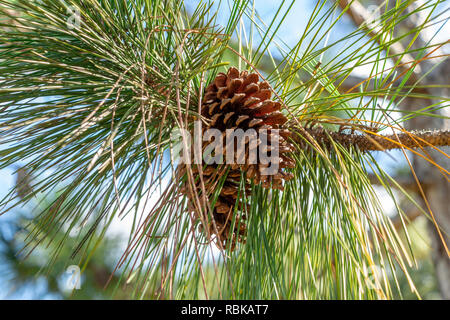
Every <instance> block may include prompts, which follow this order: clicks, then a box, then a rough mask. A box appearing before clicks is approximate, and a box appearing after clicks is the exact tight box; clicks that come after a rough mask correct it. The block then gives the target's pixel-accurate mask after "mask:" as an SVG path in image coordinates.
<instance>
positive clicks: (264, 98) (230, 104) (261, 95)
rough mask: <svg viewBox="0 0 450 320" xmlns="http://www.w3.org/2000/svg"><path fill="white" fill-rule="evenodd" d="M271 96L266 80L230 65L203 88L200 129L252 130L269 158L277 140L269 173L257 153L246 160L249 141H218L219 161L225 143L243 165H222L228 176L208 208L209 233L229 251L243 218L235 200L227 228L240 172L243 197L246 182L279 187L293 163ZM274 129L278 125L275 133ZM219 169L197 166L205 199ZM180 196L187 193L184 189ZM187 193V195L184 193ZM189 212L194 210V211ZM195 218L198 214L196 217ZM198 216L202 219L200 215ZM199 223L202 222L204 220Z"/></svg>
mask: <svg viewBox="0 0 450 320" xmlns="http://www.w3.org/2000/svg"><path fill="white" fill-rule="evenodd" d="M271 95H272V93H271V90H270V88H269V84H268V83H267V82H265V81H261V82H260V81H259V76H258V75H257V74H256V73H250V74H249V73H248V72H247V71H242V72H239V71H238V70H237V69H236V68H233V67H232V68H230V69H229V70H228V72H227V74H224V73H219V74H218V75H217V76H216V78H215V79H214V81H213V82H212V83H211V84H210V85H209V86H208V87H207V88H206V90H205V95H204V98H203V105H202V116H203V117H204V118H206V119H208V120H209V124H208V126H207V127H206V128H204V130H208V129H210V128H215V129H219V130H220V131H221V132H223V136H225V132H226V130H227V129H242V130H244V132H245V131H246V130H248V129H254V130H255V131H256V133H257V135H258V140H257V146H258V148H266V150H268V154H269V156H270V155H271V150H273V148H275V147H276V145H275V143H272V142H275V141H277V140H278V143H279V144H278V146H279V149H278V150H279V156H278V158H275V162H277V163H278V169H277V171H276V172H275V173H274V174H273V173H272V174H266V172H265V171H264V169H265V168H267V167H269V166H270V165H272V163H267V164H264V163H262V161H261V159H260V156H259V153H258V152H256V155H257V157H256V163H253V164H252V163H250V161H249V154H250V151H251V150H250V147H254V145H251V144H250V143H249V141H247V142H246V144H245V147H244V150H237V149H236V147H235V146H227V145H226V144H225V142H226V141H224V142H223V143H224V146H223V150H224V155H223V156H224V161H225V159H226V154H227V153H229V152H230V151H231V149H230V148H231V147H232V148H234V154H235V157H238V156H239V154H241V153H243V152H244V154H245V156H244V163H242V162H241V163H242V164H237V163H238V162H237V161H236V162H234V163H232V164H225V165H224V166H228V169H229V170H228V174H227V176H226V180H225V183H224V185H223V188H222V190H221V192H220V195H219V197H218V199H217V202H216V203H215V206H214V208H213V219H214V223H213V221H211V222H209V231H210V233H211V234H213V235H216V236H217V239H218V241H220V242H221V244H222V246H223V247H224V248H225V247H226V246H227V244H228V243H229V241H231V248H232V249H234V247H235V245H236V242H237V241H238V242H244V241H245V234H246V224H245V220H246V217H245V215H244V214H242V213H239V212H241V211H242V205H245V204H241V203H240V205H239V206H238V208H237V211H238V214H237V215H236V218H235V219H236V221H235V224H234V228H233V226H232V219H233V214H234V211H235V207H236V203H237V202H238V203H239V201H237V198H238V190H239V183H240V180H241V176H243V177H244V178H245V186H246V196H247V197H248V196H249V195H251V182H252V181H253V183H254V184H261V185H262V186H263V187H264V188H274V189H280V190H283V181H284V180H289V179H291V178H292V174H291V173H288V172H286V171H284V170H283V169H285V168H292V167H294V165H295V162H294V161H293V160H292V159H291V158H290V157H289V156H288V153H289V152H291V151H293V146H292V145H291V144H290V143H289V142H288V141H287V139H288V137H289V136H290V132H289V130H287V129H283V127H282V126H283V124H285V122H286V121H287V118H286V117H285V116H284V115H283V113H282V112H281V111H280V110H281V108H282V105H281V103H279V102H274V101H272V100H270V98H271ZM274 129H278V132H276V130H274ZM263 135H265V139H267V142H268V143H267V145H263V144H262V143H261V140H260V139H259V138H260V137H262V136H263ZM224 140H225V139H224ZM208 144H209V142H204V143H203V150H204V149H205V148H206V146H207V145H208ZM236 160H237V159H236ZM272 160H273V159H272ZM203 167H204V166H203ZM219 167H221V165H216V164H213V165H208V166H206V168H205V169H203V172H202V174H203V180H204V182H205V189H206V193H207V196H208V199H209V197H210V195H211V194H212V192H213V191H214V190H209V189H213V188H215V187H217V186H215V183H216V182H217V181H218V179H219V177H218V176H217V174H215V173H217V171H218V168H219ZM192 169H193V171H194V172H195V171H196V170H197V166H196V165H193V166H192ZM180 172H181V171H180ZM241 173H242V175H241ZM198 180H199V179H198ZM196 188H197V192H198V193H199V194H200V193H201V187H200V181H196ZM185 189H186V188H185ZM185 194H187V193H186V192H185ZM188 197H190V195H189V194H188ZM191 207H192V206H191ZM193 211H194V212H195V210H193ZM196 217H197V218H199V217H198V215H196ZM204 218H205V219H206V217H204ZM209 220H211V219H209ZM205 221H208V219H206V220H205ZM214 224H215V226H214ZM203 227H204V226H203ZM216 227H217V228H216Z"/></svg>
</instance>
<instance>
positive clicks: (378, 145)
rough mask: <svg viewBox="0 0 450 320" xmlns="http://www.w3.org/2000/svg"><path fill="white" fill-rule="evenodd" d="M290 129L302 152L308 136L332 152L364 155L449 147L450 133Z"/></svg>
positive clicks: (447, 131)
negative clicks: (337, 147)
mask: <svg viewBox="0 0 450 320" xmlns="http://www.w3.org/2000/svg"><path fill="white" fill-rule="evenodd" d="M290 130H291V131H292V132H294V134H293V137H292V138H293V140H294V141H295V142H296V144H297V145H298V146H299V148H301V149H307V148H310V146H311V143H312V141H311V140H310V138H309V137H308V135H309V136H310V137H312V138H313V139H314V140H315V141H317V143H319V145H321V146H324V147H325V148H326V149H328V150H333V149H334V146H333V144H335V143H339V144H340V145H342V146H344V147H345V148H350V147H357V148H358V149H359V150H361V151H363V152H367V151H387V150H392V149H400V148H406V149H408V148H411V149H412V148H421V147H430V146H434V147H441V146H449V145H450V130H434V131H411V132H404V133H397V134H390V135H379V134H376V135H375V134H368V133H356V134H355V133H344V132H338V131H329V130H326V129H324V128H322V127H318V128H302V129H298V128H295V129H290ZM305 132H306V133H307V134H305ZM308 142H309V143H308Z"/></svg>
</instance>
